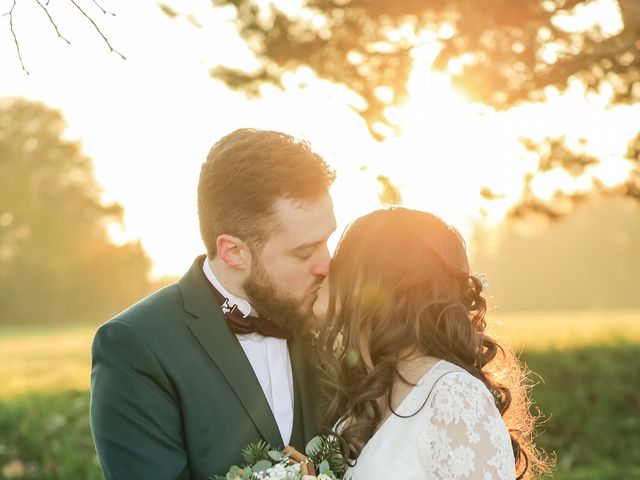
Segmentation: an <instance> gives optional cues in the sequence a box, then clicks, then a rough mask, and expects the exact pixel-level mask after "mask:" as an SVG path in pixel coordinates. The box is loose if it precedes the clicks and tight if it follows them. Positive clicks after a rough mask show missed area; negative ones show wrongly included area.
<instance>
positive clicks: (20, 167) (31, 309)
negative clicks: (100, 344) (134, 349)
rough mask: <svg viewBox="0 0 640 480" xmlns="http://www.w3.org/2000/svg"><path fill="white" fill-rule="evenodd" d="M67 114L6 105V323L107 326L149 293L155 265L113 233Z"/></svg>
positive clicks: (1, 269)
mask: <svg viewBox="0 0 640 480" xmlns="http://www.w3.org/2000/svg"><path fill="white" fill-rule="evenodd" d="M65 130H66V124H65V121H64V118H63V117H62V115H61V114H60V112H58V111H56V110H53V109H51V108H49V107H47V106H45V105H44V104H42V103H38V102H31V101H28V100H24V99H18V98H5V99H1V100H0V324H26V323H56V322H61V321H65V322H83V321H98V320H100V319H102V320H106V319H107V318H108V316H109V315H113V314H115V313H117V311H118V310H119V309H122V308H124V307H125V306H126V305H127V304H129V303H131V302H132V301H133V300H135V299H137V298H139V297H140V296H142V295H144V294H145V293H147V292H148V291H149V289H150V288H151V285H150V283H149V280H148V273H149V270H150V267H151V261H150V260H149V258H148V257H147V256H146V254H145V252H144V251H143V249H142V247H141V245H140V244H139V243H138V242H135V243H128V244H124V245H115V244H114V243H113V242H112V241H111V239H110V237H109V235H108V233H107V229H108V226H109V224H110V223H112V222H119V221H121V220H122V214H123V208H122V206H120V205H119V204H117V203H112V204H108V205H105V204H103V203H102V202H101V201H100V189H99V186H98V185H97V183H96V181H95V178H94V175H93V165H92V162H91V159H90V158H88V157H87V156H86V155H84V154H83V152H82V149H81V146H80V144H79V142H75V141H70V140H67V139H66V138H65V137H64V134H65Z"/></svg>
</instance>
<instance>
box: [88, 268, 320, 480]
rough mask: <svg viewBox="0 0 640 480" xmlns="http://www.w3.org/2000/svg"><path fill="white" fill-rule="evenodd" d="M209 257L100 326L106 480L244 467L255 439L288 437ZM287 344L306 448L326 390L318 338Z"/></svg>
mask: <svg viewBox="0 0 640 480" xmlns="http://www.w3.org/2000/svg"><path fill="white" fill-rule="evenodd" d="M201 258H202V257H200V258H199V259H196V261H195V262H194V264H193V266H192V267H191V269H190V270H189V271H188V272H187V274H186V275H185V276H184V277H182V278H181V279H180V281H179V282H178V283H176V284H174V285H170V286H169V287H166V288H164V289H162V290H160V291H158V292H156V293H154V294H153V295H151V296H149V297H147V298H145V299H144V300H142V301H141V302H139V303H137V304H135V305H134V306H132V307H131V308H129V309H128V310H126V311H125V312H123V313H121V314H120V315H118V316H116V317H115V318H113V319H112V320H110V321H109V322H107V323H105V324H104V325H102V326H101V327H100V329H99V330H98V332H97V333H96V336H95V339H94V342H93V349H92V355H93V361H92V370H91V429H92V433H93V438H94V441H95V445H96V449H97V452H98V457H99V459H100V463H101V465H102V468H103V471H104V475H105V477H106V478H107V479H119V480H120V479H132V480H133V479H135V480H144V479H150V480H162V479H191V480H205V479H208V478H209V477H210V476H211V475H213V474H225V473H226V472H227V469H228V468H229V467H230V466H231V465H233V464H236V465H241V464H242V455H241V451H242V448H244V447H245V446H246V445H247V444H248V443H250V442H257V441H258V440H260V439H262V440H265V441H267V442H269V443H270V444H271V445H272V446H274V447H276V446H282V444H283V440H282V438H281V436H280V432H279V430H278V426H277V424H276V421H275V418H274V417H273V414H272V412H271V409H270V407H269V404H268V403H267V400H266V398H265V396H264V393H263V391H262V388H261V387H260V384H259V382H258V379H257V377H256V376H255V374H254V372H253V369H252V367H251V364H250V363H249V361H248V359H247V357H246V356H245V354H244V351H243V350H242V347H241V346H240V343H239V342H238V339H237V338H236V336H235V335H234V334H233V332H232V331H231V329H230V328H229V327H228V326H227V323H226V321H225V319H224V317H223V316H222V311H221V310H220V307H219V305H218V304H217V303H216V301H215V299H214V298H213V295H212V293H211V291H210V289H209V287H208V285H207V279H206V278H205V277H204V275H203V274H202V272H201V270H200V264H201V263H200V262H201ZM288 344H289V354H290V357H291V364H292V370H293V380H294V399H295V400H294V403H295V408H294V423H293V434H292V438H291V442H290V443H291V444H292V445H294V446H295V447H297V448H298V450H302V449H303V448H304V446H305V445H306V443H307V442H308V441H309V440H310V439H311V438H312V437H313V436H314V435H316V434H317V433H318V432H317V429H318V422H317V418H318V417H317V415H318V412H317V402H316V401H315V399H316V397H317V396H318V395H317V392H316V391H315V390H316V388H315V383H314V380H313V375H312V372H311V367H310V364H309V360H308V357H307V355H308V351H309V339H307V338H296V339H294V340H290V341H289V342H288ZM284 374H285V373H284V372H283V375H284Z"/></svg>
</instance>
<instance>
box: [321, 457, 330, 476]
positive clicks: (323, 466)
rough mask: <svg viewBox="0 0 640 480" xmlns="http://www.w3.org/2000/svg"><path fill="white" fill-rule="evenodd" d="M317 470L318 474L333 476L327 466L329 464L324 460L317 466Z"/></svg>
mask: <svg viewBox="0 0 640 480" xmlns="http://www.w3.org/2000/svg"><path fill="white" fill-rule="evenodd" d="M318 469H319V470H320V473H323V474H325V475H333V472H332V471H331V467H330V466H329V462H327V461H326V460H324V461H323V462H322V463H321V464H320V465H318Z"/></svg>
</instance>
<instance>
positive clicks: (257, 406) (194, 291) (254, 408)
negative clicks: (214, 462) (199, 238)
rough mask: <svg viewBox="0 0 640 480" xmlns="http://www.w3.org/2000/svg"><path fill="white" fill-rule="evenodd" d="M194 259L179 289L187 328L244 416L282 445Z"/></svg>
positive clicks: (251, 373) (246, 363)
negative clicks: (210, 361) (221, 377)
mask: <svg viewBox="0 0 640 480" xmlns="http://www.w3.org/2000/svg"><path fill="white" fill-rule="evenodd" d="M201 265H202V257H199V258H198V259H196V261H195V262H194V264H193V265H192V267H191V269H190V270H189V271H188V272H187V274H186V275H185V276H184V277H182V278H181V279H180V282H179V286H180V291H181V293H182V297H183V300H184V308H185V310H186V311H187V312H189V313H190V314H191V315H192V316H191V317H189V318H188V319H187V326H188V327H189V329H190V330H191V332H192V333H193V335H194V336H195V338H196V339H197V340H198V342H199V343H200V345H201V346H202V348H203V349H204V350H205V351H206V352H207V354H208V355H209V357H210V358H211V360H212V361H213V363H214V364H215V365H216V366H217V367H218V369H219V370H220V372H221V373H222V375H223V376H224V377H225V379H226V381H227V382H228V383H229V385H230V386H231V388H232V389H233V391H234V392H235V394H236V396H237V397H238V401H239V402H240V403H241V404H242V406H243V407H244V409H245V411H246V412H247V415H248V416H249V418H251V420H252V421H253V423H254V424H255V426H256V427H257V428H258V430H259V431H260V433H261V434H262V436H263V437H264V439H265V440H266V441H267V442H268V443H270V444H271V445H272V446H273V447H277V446H279V445H282V438H281V436H280V431H279V429H278V425H277V423H276V420H275V418H274V416H273V412H272V411H271V408H270V407H269V404H268V402H267V399H266V398H265V396H264V392H263V391H262V387H261V386H260V383H259V382H258V379H257V378H256V375H255V373H254V371H253V368H252V367H251V363H249V360H248V359H247V357H246V355H245V353H244V350H242V347H241V346H240V342H238V339H237V338H236V336H235V335H234V333H233V332H232V331H231V329H230V328H229V327H228V325H227V323H226V321H225V319H224V317H223V315H222V311H221V309H220V306H219V305H218V304H217V303H216V301H215V299H214V298H213V295H212V294H211V291H210V290H209V287H208V286H207V284H206V281H207V280H206V278H205V277H204V275H203V274H202V272H201V271H200V268H201Z"/></svg>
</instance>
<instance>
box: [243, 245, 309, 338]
mask: <svg viewBox="0 0 640 480" xmlns="http://www.w3.org/2000/svg"><path fill="white" fill-rule="evenodd" d="M321 283H322V278H319V279H318V281H317V282H316V283H315V285H312V286H311V289H310V290H313V289H314V288H316V287H317V286H319V285H320V284H321ZM243 287H244V291H245V292H246V293H247V296H248V297H249V298H248V300H249V302H251V305H252V306H253V308H255V310H256V311H257V312H258V314H259V315H260V316H261V317H268V318H269V320H270V321H271V322H272V323H274V324H275V325H277V326H278V327H280V328H282V329H283V330H285V331H286V332H288V333H290V334H291V335H292V336H301V335H306V334H308V333H310V332H311V328H312V327H313V325H314V324H315V320H316V319H315V317H314V315H313V311H312V305H313V302H311V303H310V304H309V305H308V306H307V307H305V306H304V300H305V297H306V295H305V296H304V297H302V298H296V297H294V296H291V295H287V294H286V293H284V292H282V290H281V289H280V288H278V286H277V285H276V283H275V282H274V280H273V279H272V278H271V277H270V276H269V274H268V273H267V271H266V270H265V269H264V268H263V266H262V263H261V262H260V259H259V258H258V259H256V261H254V262H253V265H252V267H251V273H250V274H249V277H248V278H247V279H246V280H245V282H244V284H243Z"/></svg>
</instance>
